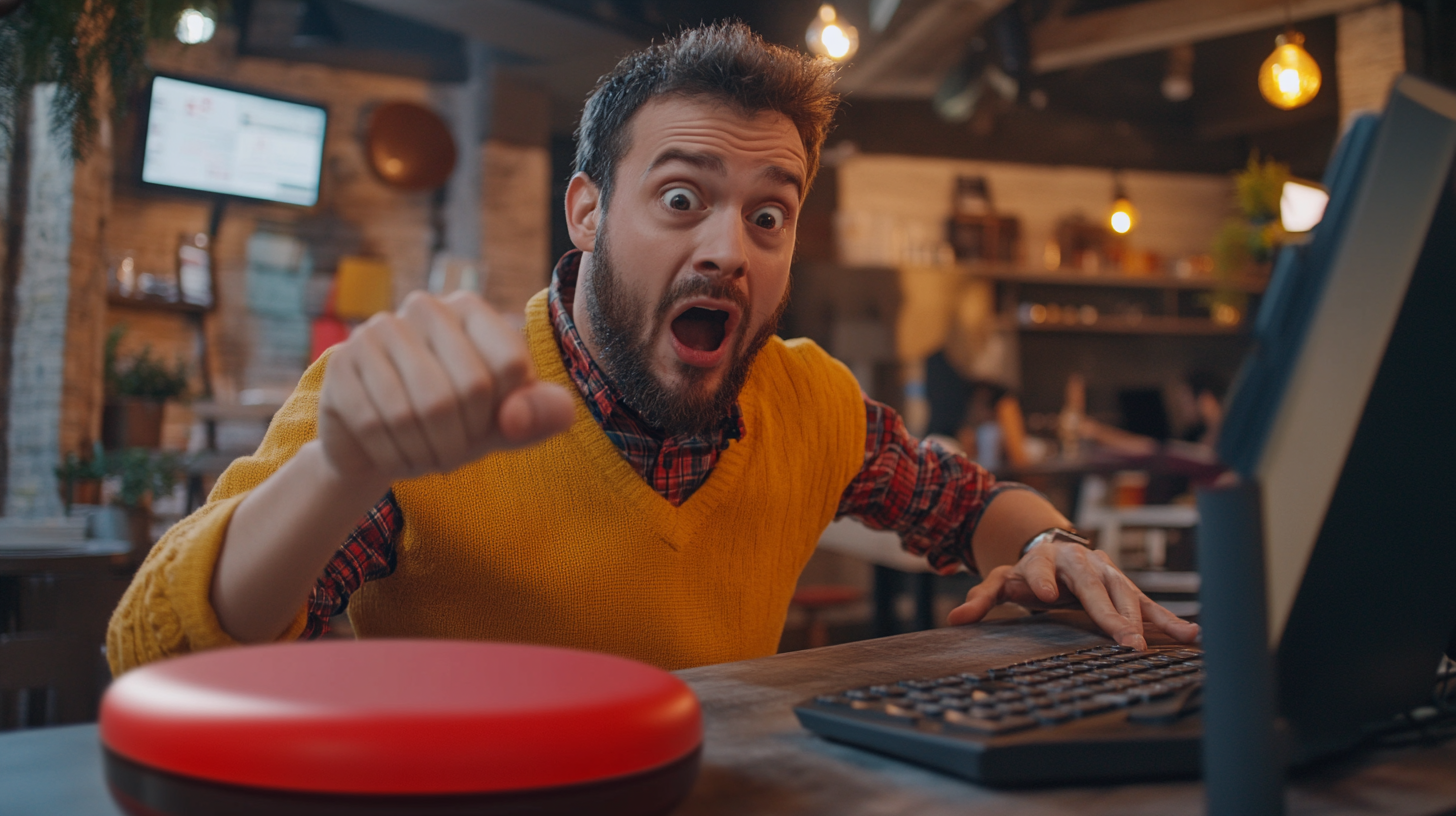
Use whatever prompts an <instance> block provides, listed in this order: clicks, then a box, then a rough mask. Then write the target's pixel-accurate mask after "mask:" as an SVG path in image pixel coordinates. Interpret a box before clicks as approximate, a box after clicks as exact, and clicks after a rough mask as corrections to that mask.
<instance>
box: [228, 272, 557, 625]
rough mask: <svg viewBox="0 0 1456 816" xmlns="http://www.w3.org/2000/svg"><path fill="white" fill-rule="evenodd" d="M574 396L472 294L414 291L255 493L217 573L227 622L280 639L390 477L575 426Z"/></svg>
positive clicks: (375, 329) (323, 397)
mask: <svg viewBox="0 0 1456 816" xmlns="http://www.w3.org/2000/svg"><path fill="white" fill-rule="evenodd" d="M571 417H572V408H571V399H570V397H569V396H568V395H567V394H566V392H565V391H563V390H562V389H561V388H560V387H559V386H556V385H553V384H550V383H542V382H539V381H537V380H536V378H535V373H534V371H533V370H532V367H531V363H530V357H529V355H528V354H527V351H526V346H525V343H524V342H523V341H522V339H521V336H520V334H519V333H517V332H516V331H514V330H513V329H511V327H510V326H509V325H508V324H507V323H506V322H505V321H504V320H502V319H501V318H500V316H499V315H497V314H495V312H494V311H492V310H491V309H490V307H489V306H487V305H485V302H484V301H482V300H481V299H480V298H479V297H477V296H475V295H472V294H466V293H462V294H457V295H452V296H451V297H449V298H447V299H444V300H441V299H438V298H435V297H432V296H429V295H425V294H422V293H415V294H412V295H410V296H409V297H408V298H407V299H406V300H405V304H404V307H403V308H402V309H400V311H399V312H398V313H397V314H380V315H376V316H374V317H373V318H370V319H369V321H368V322H367V323H365V324H364V325H363V326H361V327H360V328H359V330H358V331H356V332H355V333H354V335H353V336H352V337H350V338H349V341H348V342H346V343H344V344H343V345H342V346H341V347H340V348H339V349H337V350H336V351H335V352H334V354H333V356H332V359H331V360H330V361H329V367H328V372H327V374H326V375H325V377H324V383H323V390H322V392H321V394H320V397H319V414H318V438H317V439H316V440H314V441H312V442H309V443H308V444H306V445H304V446H303V447H302V448H300V449H299V451H298V454H297V455H296V456H294V457H293V459H292V460H290V461H289V462H288V463H287V464H286V465H284V466H283V467H282V468H280V469H279V470H278V472H277V473H275V474H273V476H272V477H271V478H269V479H268V480H267V481H265V482H263V484H261V485H259V486H258V488H257V489H255V490H253V491H252V492H251V493H250V494H249V495H248V497H247V498H246V499H244V500H243V502H242V504H240V505H239V506H238V508H237V511H236V512H235V513H234V515H233V518H232V522H231V524H229V526H228V531H227V537H226V539H225V540H224V543H223V547H222V552H221V554H220V556H219V558H218V563H217V569H216V571H215V573H214V577H213V581H212V604H213V607H214V609H216V611H217V616H218V621H219V623H220V624H221V625H222V628H223V629H224V630H225V631H226V632H227V633H228V634H230V635H232V636H233V637H234V638H236V639H238V640H240V641H263V640H271V639H273V638H276V637H277V636H278V635H279V634H280V633H282V632H283V631H284V629H285V628H287V626H288V624H289V623H290V622H291V621H292V620H293V619H294V617H295V616H296V615H297V611H298V609H299V606H300V605H301V604H302V603H303V602H304V601H305V599H307V597H308V594H309V592H310V591H311V590H312V588H313V585H314V582H315V581H316V580H317V579H318V576H319V573H320V572H321V571H322V570H323V568H324V566H325V565H326V564H327V563H328V561H329V558H330V557H332V555H333V553H334V551H335V550H336V549H337V548H338V546H339V543H340V542H342V541H343V540H344V538H345V536H347V535H348V534H349V531H350V530H352V529H353V527H354V525H355V524H356V523H357V522H358V519H359V518H360V516H362V515H363V514H364V513H365V512H366V511H367V510H369V508H371V507H373V506H374V504H375V503H376V502H378V501H379V499H380V497H381V496H383V495H384V493H385V491H387V490H388V489H389V485H390V484H391V483H393V482H395V481H397V480H400V479H407V478H411V477H414V476H421V475H424V474H427V473H443V472H448V471H451V470H454V469H456V468H458V467H460V466H461V465H464V464H467V463H469V462H472V461H474V460H476V459H478V458H480V457H481V456H483V455H485V454H487V453H489V452H491V451H494V450H498V449H502V448H509V447H519V446H522V445H528V444H531V443H533V442H536V441H539V440H541V439H543V438H545V437H547V436H550V435H552V434H555V433H557V432H558V431H561V430H564V429H565V428H566V427H567V426H568V425H569V424H570V422H571Z"/></svg>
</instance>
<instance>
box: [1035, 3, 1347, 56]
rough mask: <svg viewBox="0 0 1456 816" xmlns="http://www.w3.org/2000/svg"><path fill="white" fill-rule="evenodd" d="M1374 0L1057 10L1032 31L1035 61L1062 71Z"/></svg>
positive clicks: (1324, 14)
mask: <svg viewBox="0 0 1456 816" xmlns="http://www.w3.org/2000/svg"><path fill="white" fill-rule="evenodd" d="M1374 4H1375V0H1148V2H1143V3H1135V4H1132V5H1128V6H1121V7H1119V8H1114V9H1109V10H1107V11H1098V12H1092V13H1089V14H1079V15H1077V16H1075V17H1063V16H1060V15H1054V16H1052V17H1049V18H1048V19H1046V20H1044V21H1043V22H1042V23H1040V24H1039V25H1037V26H1036V28H1034V29H1033V30H1032V32H1031V52H1032V60H1031V66H1032V70H1034V71H1036V72H1037V73H1046V72H1048V71H1059V70H1062V69H1064V68H1074V67H1077V66H1080V65H1092V64H1094V63H1098V62H1105V61H1107V60H1111V59H1117V58H1118V57H1129V56H1132V55H1134V54H1143V53H1146V52H1148V51H1159V50H1162V49H1164V48H1172V47H1173V46H1175V45H1181V44H1184V43H1196V42H1202V41H1204V40H1212V39H1216V38H1218V37H1228V36H1231V35H1234V34H1243V33H1244V32H1247V31H1257V30H1259V29H1261V28H1272V27H1274V26H1278V25H1280V24H1282V23H1285V22H1299V21H1301V20H1308V19H1311V18H1314V17H1324V16H1327V15H1331V14H1341V13H1343V12H1347V11H1353V10H1355V9H1358V8H1363V7H1366V6H1370V5H1374ZM1270 47H1271V48H1272V47H1273V46H1272V44H1271V46H1270Z"/></svg>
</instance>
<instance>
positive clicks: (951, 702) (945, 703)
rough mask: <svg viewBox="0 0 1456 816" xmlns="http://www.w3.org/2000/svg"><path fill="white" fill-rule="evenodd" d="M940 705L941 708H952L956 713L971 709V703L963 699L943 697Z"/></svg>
mask: <svg viewBox="0 0 1456 816" xmlns="http://www.w3.org/2000/svg"><path fill="white" fill-rule="evenodd" d="M940 705H941V707H942V708H953V709H955V710H956V711H965V710H966V709H968V708H970V707H971V701H970V700H967V699H965V698H959V699H956V698H951V697H945V698H942V699H941V701H940Z"/></svg>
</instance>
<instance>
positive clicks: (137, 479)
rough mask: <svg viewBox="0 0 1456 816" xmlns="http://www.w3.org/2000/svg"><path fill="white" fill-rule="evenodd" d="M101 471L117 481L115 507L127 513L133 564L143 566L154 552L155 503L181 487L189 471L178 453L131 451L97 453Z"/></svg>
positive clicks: (146, 450) (130, 449) (144, 450)
mask: <svg viewBox="0 0 1456 816" xmlns="http://www.w3.org/2000/svg"><path fill="white" fill-rule="evenodd" d="M97 459H98V460H99V461H100V463H101V464H100V468H99V469H100V470H101V471H102V472H104V473H105V474H106V475H107V476H109V477H112V478H114V479H116V482H115V489H116V492H115V494H114V495H113V496H112V499H111V501H112V504H115V505H117V506H118V507H120V508H121V509H122V510H123V511H124V512H125V513H126V521H127V532H128V536H127V537H128V538H129V539H130V540H131V543H132V563H133V564H140V563H141V562H142V561H143V560H144V559H145V558H146V557H147V553H148V552H150V551H151V549H152V544H153V543H154V542H153V541H152V499H153V497H155V496H161V495H166V494H168V493H171V492H172V488H174V487H176V486H177V482H178V480H179V479H180V478H181V476H182V473H183V471H184V469H185V467H186V462H185V459H184V457H183V456H182V455H181V454H178V453H172V452H163V451H154V450H148V449H146V448H127V449H125V450H120V451H111V452H110V453H106V452H103V451H97Z"/></svg>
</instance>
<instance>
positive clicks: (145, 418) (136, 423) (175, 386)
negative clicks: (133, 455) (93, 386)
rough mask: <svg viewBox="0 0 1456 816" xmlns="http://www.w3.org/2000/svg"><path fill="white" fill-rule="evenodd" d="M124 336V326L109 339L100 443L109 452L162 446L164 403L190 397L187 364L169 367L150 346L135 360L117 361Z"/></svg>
mask: <svg viewBox="0 0 1456 816" xmlns="http://www.w3.org/2000/svg"><path fill="white" fill-rule="evenodd" d="M125 333H126V328H125V327H124V326H117V327H116V328H114V329H112V330H111V332H110V333H109V334H108V335H107V337H106V352H105V357H104V363H103V367H104V372H105V378H106V403H105V405H104V406H103V408H102V414H101V442H102V444H103V446H105V447H106V449H107V450H117V449H120V448H155V447H158V446H159V445H161V443H162V411H163V406H164V404H165V403H166V401H167V400H169V399H180V398H183V397H185V396H186V394H187V365H186V364H185V363H183V362H182V361H181V360H177V361H176V364H175V365H173V366H169V365H167V364H166V363H165V362H163V361H162V360H160V359H158V358H157V357H155V356H153V353H152V346H151V344H150V343H149V344H147V345H146V346H143V347H142V350H141V352H140V353H138V354H137V355H136V356H135V357H131V358H129V359H126V360H118V359H117V347H118V346H119V345H120V343H121V338H122V335H124V334H125Z"/></svg>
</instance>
